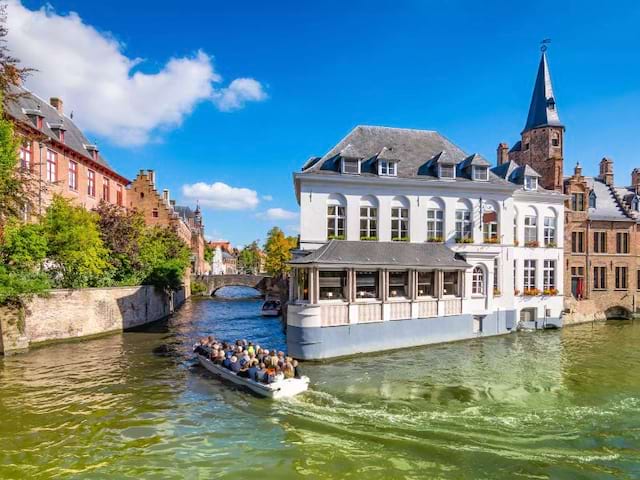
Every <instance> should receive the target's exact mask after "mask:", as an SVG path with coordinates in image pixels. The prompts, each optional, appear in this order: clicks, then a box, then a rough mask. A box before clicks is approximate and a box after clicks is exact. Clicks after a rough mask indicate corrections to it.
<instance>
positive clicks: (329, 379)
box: [0, 291, 640, 480]
mask: <svg viewBox="0 0 640 480" xmlns="http://www.w3.org/2000/svg"><path fill="white" fill-rule="evenodd" d="M242 293H243V292H238V291H236V292H235V294H236V296H237V295H239V294H242ZM259 307H260V301H259V300H257V299H238V298H234V299H226V300H222V299H214V300H208V299H207V300H191V301H189V302H187V303H186V304H185V305H184V307H183V308H182V309H181V310H180V311H179V313H178V314H177V315H175V316H174V317H173V318H171V319H170V320H169V321H168V322H164V323H161V324H156V325H153V326H152V328H146V329H143V330H140V331H137V332H128V333H125V334H122V335H113V336H109V337H106V338H101V339H96V340H90V341H84V342H74V343H65V344H57V345H51V346H47V347H42V348H38V349H34V350H32V351H31V352H29V353H27V354H25V355H18V356H12V357H7V358H4V359H0V446H1V448H0V478H3V479H4V478H78V479H92V478H95V479H103V478H117V479H123V478H132V479H141V478H158V479H165V478H166V479H171V478H187V479H219V478H225V479H226V478H229V479H234V480H237V479H245V478H252V479H255V478H264V479H278V480H280V479H289V478H305V477H306V478H310V479H316V478H317V479H325V478H327V479H343V478H356V479H358V480H361V479H367V480H368V479H377V478H381V479H382V478H385V479H396V478H400V479H410V478H429V479H431V478H441V479H482V478H486V479H502V478H504V479H514V478H515V479H520V478H523V479H529V478H531V479H544V478H550V479H572V480H573V479H578V478H580V479H583V478H584V479H603V478H604V479H606V478H616V479H618V478H640V353H639V352H640V323H638V322H636V323H631V322H626V321H621V322H609V323H606V324H604V323H602V324H596V325H583V326H577V327H573V328H567V329H565V330H561V331H547V332H537V333H518V334H512V335H508V336H503V337H497V338H489V339H484V340H477V341H476V340H474V341H468V342H460V343H453V344H444V345H436V346H430V347H424V348H412V349H407V350H406V351H398V352H394V353H380V354H376V355H369V356H367V357H360V358H353V359H344V360H339V361H334V362H331V363H324V364H308V363H307V364H304V365H303V369H304V372H305V373H306V374H307V375H308V376H309V377H311V379H312V386H311V391H310V392H308V393H307V394H305V395H303V396H301V397H299V398H296V399H294V400H291V401H284V402H278V403H273V402H269V401H266V400H263V399H259V398H256V397H253V396H251V395H249V394H247V393H244V392H241V391H238V390H234V389H233V388H232V387H230V386H228V385H224V384H222V383H221V382H220V381H218V380H217V379H216V378H214V377H212V376H211V375H210V374H208V372H206V371H204V370H203V369H202V368H200V367H198V366H197V365H194V364H193V361H192V359H191V355H190V348H191V345H192V344H193V343H194V341H195V340H196V339H197V338H198V337H199V336H200V335H204V334H209V333H211V334H214V335H216V336H219V337H224V338H229V339H234V338H237V337H245V338H248V339H251V340H254V341H257V342H258V343H260V344H262V345H268V346H269V347H273V348H278V349H281V348H284V345H285V338H284V331H283V328H282V325H281V323H280V322H279V320H278V319H264V318H261V317H260V316H259Z"/></svg>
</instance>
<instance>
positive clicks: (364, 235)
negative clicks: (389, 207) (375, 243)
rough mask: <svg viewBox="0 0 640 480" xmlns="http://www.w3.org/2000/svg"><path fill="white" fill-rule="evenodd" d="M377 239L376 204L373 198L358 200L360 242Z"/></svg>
mask: <svg viewBox="0 0 640 480" xmlns="http://www.w3.org/2000/svg"><path fill="white" fill-rule="evenodd" d="M377 239H378V202H377V200H376V199H375V198H374V197H363V198H362V199H361V200H360V240H377Z"/></svg>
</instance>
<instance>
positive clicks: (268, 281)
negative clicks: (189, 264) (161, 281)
mask: <svg viewBox="0 0 640 480" xmlns="http://www.w3.org/2000/svg"><path fill="white" fill-rule="evenodd" d="M192 280H193V281H195V282H199V283H202V284H204V285H206V291H205V292H203V294H206V295H207V296H211V295H213V294H214V293H215V292H217V291H218V290H220V289H221V288H223V287H250V288H253V289H255V290H258V291H259V292H260V294H261V295H266V294H267V293H268V292H270V291H271V290H273V289H274V287H276V285H275V283H276V282H275V281H274V279H273V278H272V277H269V276H267V275H242V274H237V275H194V276H193V277H192Z"/></svg>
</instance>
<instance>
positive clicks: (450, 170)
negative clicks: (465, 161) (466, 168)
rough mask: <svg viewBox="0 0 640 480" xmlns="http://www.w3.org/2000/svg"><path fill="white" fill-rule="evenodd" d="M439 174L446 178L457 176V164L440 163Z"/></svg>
mask: <svg viewBox="0 0 640 480" xmlns="http://www.w3.org/2000/svg"><path fill="white" fill-rule="evenodd" d="M438 176H439V177H440V178H445V179H454V178H456V166H455V165H446V164H445V165H440V166H439V167H438Z"/></svg>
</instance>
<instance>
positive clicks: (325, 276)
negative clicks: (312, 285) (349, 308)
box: [318, 270, 347, 300]
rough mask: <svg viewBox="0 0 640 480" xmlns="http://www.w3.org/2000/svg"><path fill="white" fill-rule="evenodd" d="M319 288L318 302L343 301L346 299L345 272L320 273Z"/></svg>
mask: <svg viewBox="0 0 640 480" xmlns="http://www.w3.org/2000/svg"><path fill="white" fill-rule="evenodd" d="M318 275H319V277H318V278H319V282H318V283H319V287H320V300H343V299H344V298H346V290H347V272H346V271H344V270H341V271H337V272H327V271H324V272H323V271H320V272H318Z"/></svg>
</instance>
